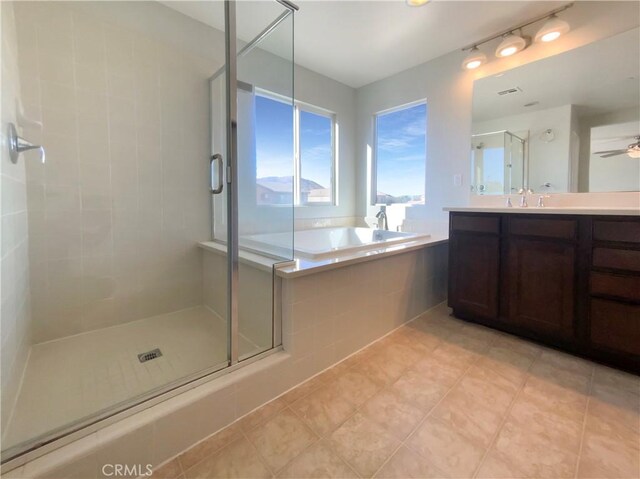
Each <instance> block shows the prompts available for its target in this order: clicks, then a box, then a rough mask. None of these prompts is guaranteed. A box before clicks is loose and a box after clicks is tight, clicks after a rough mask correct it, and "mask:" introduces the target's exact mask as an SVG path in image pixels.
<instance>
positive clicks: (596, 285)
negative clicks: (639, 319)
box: [591, 272, 640, 302]
mask: <svg viewBox="0 0 640 479" xmlns="http://www.w3.org/2000/svg"><path fill="white" fill-rule="evenodd" d="M591 294H596V295H597V294H602V295H605V296H612V297H614V298H620V299H625V300H629V301H637V302H640V276H622V275H617V274H607V273H596V272H591Z"/></svg>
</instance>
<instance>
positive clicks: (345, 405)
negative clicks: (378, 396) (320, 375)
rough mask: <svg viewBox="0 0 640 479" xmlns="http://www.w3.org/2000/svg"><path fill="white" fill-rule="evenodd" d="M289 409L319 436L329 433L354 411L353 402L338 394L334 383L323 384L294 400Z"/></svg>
mask: <svg viewBox="0 0 640 479" xmlns="http://www.w3.org/2000/svg"><path fill="white" fill-rule="evenodd" d="M291 409H293V410H294V411H295V412H296V414H298V415H299V416H300V417H301V418H302V419H303V420H304V422H305V423H306V424H307V425H308V426H309V427H310V428H311V429H312V430H314V431H315V432H316V433H317V434H319V435H321V436H324V435H327V434H329V433H331V432H332V431H333V430H335V429H336V428H337V427H338V426H339V425H340V424H342V423H343V422H344V421H345V420H346V419H347V418H348V417H349V416H351V414H353V412H354V411H355V407H354V406H353V404H351V403H350V402H349V401H347V400H346V399H344V398H343V397H341V396H340V395H339V394H338V391H337V390H336V387H335V383H333V384H325V385H324V386H322V387H320V388H319V389H317V390H316V391H314V392H313V393H312V394H309V395H307V396H305V397H304V398H302V399H300V400H298V401H296V402H295V403H293V404H292V405H291Z"/></svg>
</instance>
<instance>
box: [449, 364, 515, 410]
mask: <svg viewBox="0 0 640 479" xmlns="http://www.w3.org/2000/svg"><path fill="white" fill-rule="evenodd" d="M457 389H459V390H460V391H462V392H464V393H465V394H467V395H469V396H471V397H473V398H475V400H476V401H477V402H478V403H479V404H484V405H485V406H486V407H487V408H489V409H491V410H492V411H494V412H496V413H498V414H504V413H505V412H506V411H507V408H508V407H509V405H510V404H511V401H513V398H514V397H515V395H516V393H517V392H518V386H516V385H514V384H513V383H512V382H511V381H509V380H508V379H506V378H505V377H503V376H501V375H500V374H498V373H497V372H496V371H493V370H491V369H487V368H485V367H483V366H473V367H472V368H471V369H469V371H467V373H466V374H465V375H464V377H463V378H462V379H461V380H460V382H459V383H458V385H457Z"/></svg>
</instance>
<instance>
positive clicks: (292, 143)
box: [255, 93, 336, 205]
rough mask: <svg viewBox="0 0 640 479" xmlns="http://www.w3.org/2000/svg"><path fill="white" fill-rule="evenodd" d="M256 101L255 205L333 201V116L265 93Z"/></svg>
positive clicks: (316, 203)
mask: <svg viewBox="0 0 640 479" xmlns="http://www.w3.org/2000/svg"><path fill="white" fill-rule="evenodd" d="M255 105H256V126H255V129H256V199H257V204H259V205H278V204H281V205H286V204H291V203H292V202H293V203H294V204H296V205H333V204H335V186H336V185H335V156H336V155H335V115H333V114H332V113H329V112H326V111H324V110H321V109H318V108H315V107H311V106H307V105H303V104H299V103H297V102H296V104H295V105H294V106H293V107H292V106H291V103H287V102H286V101H284V100H280V99H278V98H276V97H275V95H273V96H272V95H269V94H267V93H261V94H258V95H256V103H255ZM292 152H293V153H294V155H293V157H295V158H296V162H297V165H296V167H295V168H294V162H292Z"/></svg>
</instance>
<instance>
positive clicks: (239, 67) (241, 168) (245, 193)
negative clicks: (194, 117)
mask: <svg viewBox="0 0 640 479" xmlns="http://www.w3.org/2000/svg"><path fill="white" fill-rule="evenodd" d="M227 7H228V10H227V15H228V16H230V17H233V18H235V22H231V21H230V22H229V25H228V28H229V26H231V28H230V29H229V30H228V31H227V45H228V47H229V48H230V49H231V51H228V52H227V61H226V64H225V67H224V69H223V71H220V72H218V73H217V74H216V75H214V76H213V77H212V79H211V85H210V89H211V100H212V105H211V113H212V114H211V119H212V121H211V127H212V155H213V156H212V160H211V183H212V184H211V192H212V214H213V221H212V225H213V231H212V239H213V242H214V244H216V245H219V246H221V248H220V249H221V250H222V251H224V252H225V255H226V256H225V259H226V261H227V265H226V277H225V281H224V284H225V286H226V287H227V288H226V289H227V297H226V298H224V301H218V304H219V305H220V306H219V310H220V309H222V308H223V307H224V309H225V313H224V314H225V316H223V317H225V319H227V321H228V325H229V362H230V364H234V363H236V362H238V361H242V360H244V359H248V358H250V357H253V356H255V355H257V354H260V353H262V352H264V351H267V350H269V349H271V348H273V347H274V346H276V345H277V344H279V340H278V332H277V328H276V327H275V323H274V314H275V308H276V305H275V304H274V288H277V279H276V277H275V275H274V271H273V268H274V265H275V264H276V263H278V262H280V261H286V260H290V259H291V258H292V257H293V204H294V196H293V194H294V185H293V167H294V166H293V165H294V161H293V7H291V6H290V5H287V4H283V3H280V2H275V1H274V2H238V3H236V2H229V3H228V4H227ZM257 19H261V20H257ZM262 19H263V20H262ZM234 27H235V28H234ZM232 52H233V53H235V54H232ZM227 94H228V96H229V97H230V98H231V99H232V101H231V102H230V103H227V102H226V101H225V100H226V96H227ZM234 99H235V100H234ZM221 152H223V153H222V160H220V156H219V155H220V153H221ZM220 190H222V191H220ZM216 270H217V271H218V273H217V274H220V268H219V264H218V265H217V267H216ZM206 274H208V273H207V272H206V271H205V275H206ZM222 283H223V282H222V281H219V282H218V284H222ZM205 287H206V286H205ZM210 293H211V291H210ZM206 294H207V293H205V295H206ZM218 295H219V296H221V294H220V290H218ZM218 314H220V315H221V316H222V314H223V313H222V312H221V311H218Z"/></svg>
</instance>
